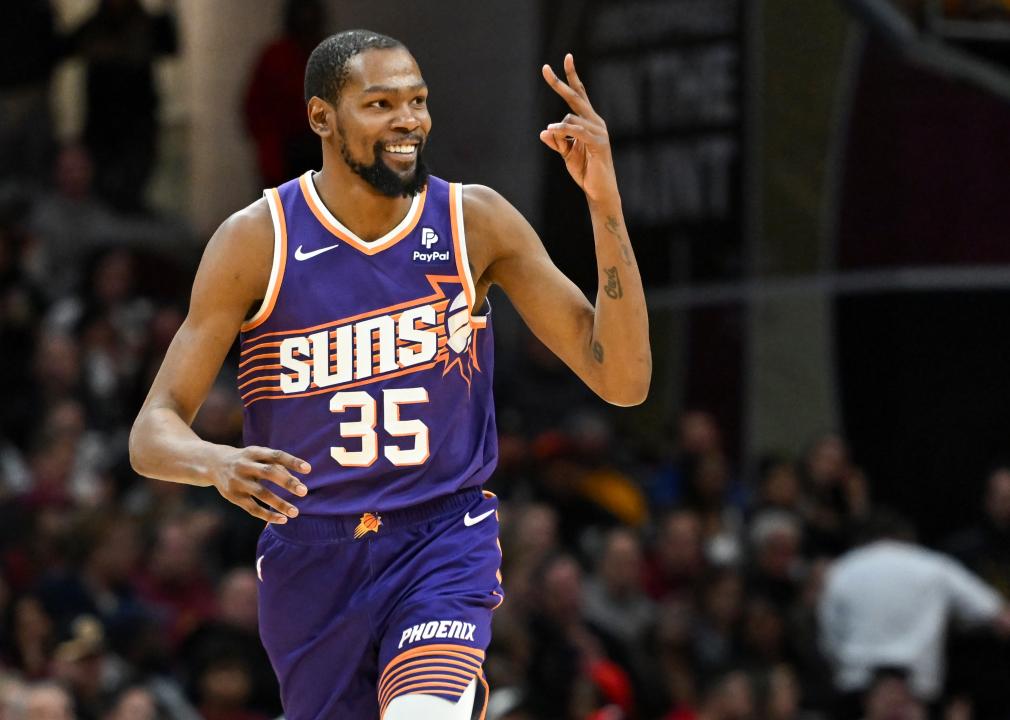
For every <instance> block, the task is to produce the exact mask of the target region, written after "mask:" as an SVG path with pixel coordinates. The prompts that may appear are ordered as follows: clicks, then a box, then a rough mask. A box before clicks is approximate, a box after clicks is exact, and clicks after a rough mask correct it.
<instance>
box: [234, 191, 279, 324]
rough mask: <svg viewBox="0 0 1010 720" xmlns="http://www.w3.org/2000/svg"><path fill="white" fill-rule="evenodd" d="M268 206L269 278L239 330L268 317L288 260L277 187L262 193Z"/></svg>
mask: <svg viewBox="0 0 1010 720" xmlns="http://www.w3.org/2000/svg"><path fill="white" fill-rule="evenodd" d="M263 195H264V197H266V199H267V205H268V206H269V208H270V218H271V220H273V225H274V258H273V263H271V265H270V280H269V282H268V283H267V291H266V296H265V297H264V298H263V302H262V303H261V304H260V307H259V309H258V310H257V311H256V314H255V315H253V316H252V317H251V318H249V320H247V321H246V322H244V323H242V324H241V325H240V326H239V330H240V331H241V332H249V331H250V330H253V329H255V328H257V327H259V326H260V325H262V324H263V323H264V322H266V320H267V318H269V317H270V314H271V313H272V312H273V311H274V306H275V305H276V304H277V296H278V295H279V294H280V291H281V284H282V283H283V282H284V268H285V266H286V265H287V260H288V228H287V221H286V220H285V218H284V204H283V203H282V202H281V196H280V193H278V192H277V188H271V189H269V190H267V191H265V192H264V193H263Z"/></svg>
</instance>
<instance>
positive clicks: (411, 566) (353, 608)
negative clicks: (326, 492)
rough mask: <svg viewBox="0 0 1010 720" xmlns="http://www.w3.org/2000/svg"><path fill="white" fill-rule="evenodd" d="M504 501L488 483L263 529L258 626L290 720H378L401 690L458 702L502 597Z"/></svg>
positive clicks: (480, 681)
mask: <svg viewBox="0 0 1010 720" xmlns="http://www.w3.org/2000/svg"><path fill="white" fill-rule="evenodd" d="M500 567H501V546H500V545H499V544H498V500H497V498H495V497H494V495H492V494H490V493H482V492H481V490H480V489H479V488H468V489H466V490H462V491H460V492H458V493H456V494H454V495H449V496H445V497H441V498H436V499H435V500H431V501H429V502H426V503H423V504H420V505H417V506H414V507H411V508H406V509H403V510H397V511H392V512H389V513H381V512H380V513H365V514H364V515H362V516H357V517H350V516H333V517H311V516H303V517H298V518H295V519H293V520H289V521H288V522H287V523H286V524H284V525H268V526H267V528H266V529H265V530H264V531H263V534H262V535H261V536H260V540H259V545H258V547H257V552H256V569H257V574H258V575H259V578H260V586H259V621H260V636H261V637H262V640H263V645H264V646H265V647H266V650H267V654H268V655H269V656H270V662H271V663H272V664H273V667H274V671H275V672H276V673H277V677H278V679H279V680H280V686H281V700H282V702H283V704H284V713H285V716H286V718H287V720H337V719H342V718H347V719H348V720H352V719H353V720H368V719H376V718H380V717H381V716H382V714H383V713H384V712H385V709H386V707H387V706H388V704H389V702H390V701H391V700H392V699H393V698H396V697H398V696H400V695H405V694H408V693H424V694H429V695H437V696H438V697H442V698H445V699H447V700H450V701H456V700H458V699H459V697H460V696H461V695H462V693H463V691H464V690H465V689H466V687H467V686H468V685H469V684H470V682H471V681H472V680H473V679H474V678H475V677H476V678H477V685H478V692H477V701H476V702H475V704H474V707H475V711H476V712H477V713H479V716H480V717H483V712H484V708H485V707H486V703H487V683H486V682H485V680H484V674H483V670H482V664H483V662H484V652H485V650H486V649H487V646H488V643H489V642H490V640H491V611H492V610H494V609H495V608H496V607H498V605H500V604H501V601H502V598H503V593H502V587H501V574H500V572H499V569H500Z"/></svg>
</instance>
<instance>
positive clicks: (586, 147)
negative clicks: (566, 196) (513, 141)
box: [540, 53, 617, 203]
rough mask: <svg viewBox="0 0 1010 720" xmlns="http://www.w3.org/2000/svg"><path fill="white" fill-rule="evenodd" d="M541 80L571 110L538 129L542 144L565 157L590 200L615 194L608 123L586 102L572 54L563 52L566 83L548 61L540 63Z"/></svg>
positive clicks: (601, 199) (599, 199) (585, 95)
mask: <svg viewBox="0 0 1010 720" xmlns="http://www.w3.org/2000/svg"><path fill="white" fill-rule="evenodd" d="M543 73H544V80H546V81H547V84H548V85H550V86H551V88H552V89H553V90H554V92H556V93H557V94H558V95H560V96H561V98H562V99H563V100H564V101H565V102H566V103H568V107H570V108H571V110H572V112H570V113H568V114H567V115H565V118H564V120H562V121H561V122H557V123H551V124H550V125H548V126H547V129H546V130H542V131H541V132H540V139H541V140H542V141H543V142H544V144H545V145H546V146H547V147H549V148H551V149H552V150H554V151H556V152H557V153H558V154H559V155H561V157H562V158H564V161H565V165H566V166H567V167H568V172H569V173H571V175H572V178H573V179H574V180H575V182H576V183H577V184H578V186H579V187H580V188H582V190H583V191H584V192H585V193H586V197H587V198H588V199H589V202H591V203H597V202H602V201H604V200H608V199H612V198H614V197H617V175H616V173H615V172H614V161H613V157H612V156H611V153H610V138H609V136H608V135H607V124H606V123H605V122H603V118H601V117H600V116H599V115H598V114H597V113H596V111H595V110H593V106H592V105H591V104H590V103H589V95H588V94H586V88H585V86H584V85H583V84H582V81H581V80H580V79H579V76H578V75H577V74H576V72H575V58H573V57H572V54H571V53H568V54H567V55H565V76H566V77H567V79H568V82H567V83H565V82H564V81H563V80H561V78H559V77H558V76H557V75H556V74H555V73H554V70H552V69H551V66H550V65H544V67H543Z"/></svg>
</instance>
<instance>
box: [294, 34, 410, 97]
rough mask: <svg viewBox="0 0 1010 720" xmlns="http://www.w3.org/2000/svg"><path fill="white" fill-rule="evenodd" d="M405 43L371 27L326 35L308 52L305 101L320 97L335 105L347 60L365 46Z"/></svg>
mask: <svg viewBox="0 0 1010 720" xmlns="http://www.w3.org/2000/svg"><path fill="white" fill-rule="evenodd" d="M390 48H404V49H406V46H405V45H404V44H403V43H402V42H400V41H399V40H397V39H396V38H391V37H389V36H388V35H383V34H382V33H377V32H372V31H371V30H344V31H343V32H339V33H337V34H336V35H330V36H329V37H328V38H326V39H325V40H323V41H322V42H321V43H319V44H318V45H316V49H315V50H313V51H312V54H311V55H310V56H309V61H308V63H307V64H306V65H305V102H306V103H308V101H309V100H310V99H311V98H312V97H313V96H317V97H321V98H322V99H323V100H325V101H326V102H328V103H330V104H332V105H336V104H337V101H338V100H339V99H340V91H341V90H343V88H344V85H345V84H346V83H347V73H348V70H347V61H348V60H350V59H351V58H352V57H354V56H355V55H357V54H359V53H361V52H364V51H365V50H388V49H390Z"/></svg>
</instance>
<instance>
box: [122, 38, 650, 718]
mask: <svg viewBox="0 0 1010 720" xmlns="http://www.w3.org/2000/svg"><path fill="white" fill-rule="evenodd" d="M564 68H565V74H566V77H567V82H565V81H563V80H561V79H560V78H558V77H557V76H556V75H555V74H554V72H553V71H552V70H551V69H550V68H549V67H548V66H546V65H545V66H544V68H543V74H544V78H545V80H546V81H547V83H548V85H550V87H552V88H553V89H554V90H555V91H556V92H557V93H558V94H559V95H560V96H561V97H562V98H563V99H564V100H565V102H566V103H567V104H568V106H569V107H570V108H571V113H569V114H568V115H567V116H566V117H565V118H564V120H562V121H561V122H558V123H553V124H551V125H549V126H548V127H547V129H546V130H544V131H543V132H542V133H541V134H540V139H541V140H542V141H543V142H544V143H545V144H546V145H547V146H548V147H549V148H551V149H552V150H554V151H555V152H557V153H558V154H560V155H561V157H562V158H563V159H564V161H565V163H566V165H567V168H568V170H569V172H570V173H571V175H572V177H573V179H574V180H575V182H577V183H578V184H579V186H580V187H582V189H583V190H584V191H585V193H586V199H587V201H588V203H589V210H590V213H591V215H592V222H593V233H594V237H595V242H596V257H597V262H598V265H599V276H600V290H599V293H598V297H597V302H596V305H595V307H594V306H593V305H591V304H590V303H589V302H588V301H587V300H586V298H585V296H584V295H583V294H582V293H581V292H580V291H579V289H578V288H577V287H576V286H575V285H574V284H573V283H572V282H571V281H569V280H568V279H567V278H566V277H565V276H564V275H563V274H562V273H561V272H560V271H558V269H557V268H556V267H555V266H554V265H553V264H552V263H551V261H550V258H549V257H548V256H547V253H546V251H545V250H544V247H543V245H542V244H541V242H540V239H539V238H538V237H537V235H536V233H535V232H534V231H533V229H532V228H531V227H530V225H529V224H528V223H527V222H526V220H524V219H523V217H522V216H521V215H520V214H519V213H518V212H517V211H516V210H515V208H513V207H512V206H511V205H510V204H509V203H508V202H507V201H506V200H505V199H503V198H502V197H501V196H500V195H498V194H497V193H495V192H494V191H493V190H490V189H489V188H486V187H481V186H477V185H467V186H461V185H458V184H450V183H447V182H445V181H443V180H440V179H438V178H436V177H433V176H430V175H429V174H428V171H427V169H426V167H425V165H424V163H423V160H422V158H423V154H424V148H425V144H426V142H427V139H428V133H429V132H430V130H431V118H430V116H429V114H428V109H427V95H428V90H427V87H426V86H425V83H424V80H423V78H422V76H421V73H420V70H419V69H418V66H417V63H416V62H415V61H414V58H413V57H412V56H411V54H410V53H409V52H408V51H407V49H406V48H405V47H404V46H403V45H402V44H401V43H400V42H398V41H396V40H393V39H392V38H389V37H386V36H383V35H378V34H376V33H372V32H368V31H361V30H355V31H349V32H344V33H340V34H337V35H334V36H331V37H329V38H327V39H326V40H324V41H323V42H322V43H321V44H320V45H319V46H318V47H317V48H316V49H315V51H314V52H313V53H312V55H311V58H310V59H309V62H308V65H307V68H306V72H305V97H306V100H307V106H308V121H309V125H310V126H311V128H312V130H313V131H315V133H316V134H317V135H319V137H320V138H321V140H322V149H323V168H322V170H321V171H319V172H306V173H305V174H304V175H302V176H301V177H299V178H295V179H293V180H291V181H289V182H287V183H285V184H283V185H281V186H280V187H278V188H274V189H269V190H267V191H266V192H265V193H264V195H265V197H264V198H263V199H261V200H259V201H257V202H255V203H253V204H252V205H250V206H249V207H247V208H245V209H244V210H241V211H239V212H238V213H236V214H235V215H233V216H232V217H230V218H229V219H228V220H227V221H225V223H224V224H223V225H221V227H220V228H219V229H218V231H217V232H216V233H215V234H214V236H213V237H212V238H211V240H210V243H209V245H208V246H207V249H206V252H205V254H204V257H203V260H202V262H201V265H200V268H199V270H198V272H197V276H196V280H195V282H194V286H193V294H192V301H191V305H190V310H189V314H188V316H187V318H186V321H185V323H184V324H183V325H182V327H181V328H180V330H179V332H178V334H177V335H176V337H175V340H174V341H173V342H172V345H171V347H170V348H169V351H168V354H167V355H166V357H165V361H164V364H163V365H162V367H161V370H160V372H159V373H158V376H157V378H156V379H155V381H154V384H153V387H152V388H151V391H150V394H149V396H148V398H147V401H146V403H145V404H144V407H143V409H142V410H141V412H140V415H139V417H138V418H137V421H136V423H135V425H134V428H133V432H132V434H131V438H130V451H131V459H132V462H133V466H134V468H135V469H136V470H137V472H138V473H140V474H142V475H146V476H149V477H153V478H160V479H163V480H169V481H173V482H182V483H189V484H192V485H201V486H208V485H209V486H213V487H215V488H216V489H217V490H218V492H220V493H221V495H223V496H224V497H225V498H226V499H228V500H229V501H231V502H232V503H234V504H236V505H238V506H239V507H241V508H243V509H244V510H246V511H247V512H249V513H250V514H252V515H254V516H256V517H258V518H261V519H263V520H265V521H267V523H268V525H267V527H266V529H265V530H264V531H263V534H262V536H261V538H260V541H259V546H258V550H257V557H256V568H257V574H258V576H259V579H260V629H261V635H262V639H263V642H264V645H265V646H266V648H267V651H268V653H269V655H270V659H271V662H272V664H273V666H274V669H275V670H276V672H277V675H278V677H279V679H280V683H281V695H282V700H283V704H284V709H285V713H286V716H287V718H288V720H335V719H344V718H346V719H348V720H359V719H362V718H384V719H385V720H404V719H405V718H411V719H412V720H426V719H433V720H434V719H437V720H457V719H459V720H462V719H463V718H470V717H471V714H472V713H476V714H477V715H478V716H480V717H483V713H484V708H486V700H487V684H486V682H485V681H484V676H483V672H482V669H481V666H482V662H483V658H484V651H485V650H486V648H487V646H488V643H489V641H490V629H491V611H492V610H494V608H495V607H497V606H498V605H499V604H500V603H501V601H502V588H501V584H500V583H501V576H500V574H499V567H500V563H501V554H500V553H501V551H500V547H499V545H498V524H497V521H498V517H497V501H496V499H495V498H494V496H492V495H490V494H489V493H483V492H482V491H481V484H482V483H483V482H484V481H485V480H486V479H487V478H488V476H489V475H490V474H491V472H492V471H493V469H494V465H495V461H496V456H497V439H496V432H495V421H494V412H493V404H492V396H491V372H492V339H491V318H490V314H491V310H490V308H489V306H488V304H487V302H486V299H485V298H486V295H487V292H488V288H489V287H490V286H491V284H492V283H495V284H498V285H500V286H501V287H502V288H503V289H504V291H505V292H506V294H508V296H509V298H510V299H511V301H512V302H513V304H514V305H515V307H516V308H517V309H518V311H519V313H520V314H521V315H522V317H523V318H524V319H525V320H526V322H527V323H528V324H529V326H530V328H531V329H532V330H533V332H534V333H536V335H537V336H538V337H539V338H540V339H541V340H542V341H543V342H544V343H545V344H546V345H547V346H548V347H549V348H551V349H552V350H553V351H554V352H555V353H557V355H558V356H560V357H561V358H562V359H563V360H564V361H565V362H566V363H567V364H568V365H569V366H570V367H571V368H572V369H573V370H574V371H575V373H576V374H577V375H578V376H579V377H581V378H582V379H583V380H584V381H585V382H586V383H587V384H588V385H589V387H591V388H592V389H593V390H595V391H596V392H597V393H598V394H599V395H600V396H601V397H603V398H604V399H605V400H607V401H609V402H611V403H614V404H617V405H634V404H636V403H640V402H641V401H642V400H643V399H644V398H645V395H646V392H647V390H648V385H649V380H650V375H651V359H650V352H649V340H648V321H647V317H646V309H645V299H644V296H643V293H642V285H641V280H640V277H639V273H638V268H637V266H636V264H635V259H634V255H633V253H632V250H631V245H630V242H629V240H628V235H627V233H626V231H625V228H624V224H623V218H622V215H621V199H620V196H619V194H618V189H617V180H616V177H615V174H614V167H613V162H612V159H611V152H610V146H609V141H608V139H607V131H606V126H605V125H604V123H603V120H602V119H601V118H600V116H599V115H597V114H596V112H595V111H594V110H593V107H592V105H591V104H590V102H589V98H588V96H587V94H586V90H585V88H584V87H583V85H582V83H581V81H580V80H579V78H578V75H577V74H576V72H575V65H574V61H573V59H572V57H571V55H569V56H567V57H566V58H565V61H564ZM567 240H568V241H570V242H575V241H578V238H571V239H567ZM236 334H240V346H241V350H240V352H241V355H240V358H241V359H240V364H239V372H238V387H239V392H240V394H241V397H242V400H243V402H244V405H245V429H244V441H245V444H246V447H244V448H233V447H224V446H220V445H214V444H211V443H208V442H205V441H203V440H201V439H200V438H199V437H197V436H196V435H195V434H194V433H193V432H192V430H191V429H190V427H189V425H190V423H191V422H192V420H193V417H194V415H195V414H196V412H197V410H198V409H199V407H200V404H201V403H202V402H203V400H204V398H205V396H206V395H207V392H208V389H209V388H210V386H211V383H212V381H213V380H214V378H215V376H216V375H217V373H218V370H219V368H220V367H221V364H222V362H223V360H224V358H225V355H226V353H227V352H228V350H229V348H230V346H231V343H232V342H233V340H234V338H235V336H236Z"/></svg>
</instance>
